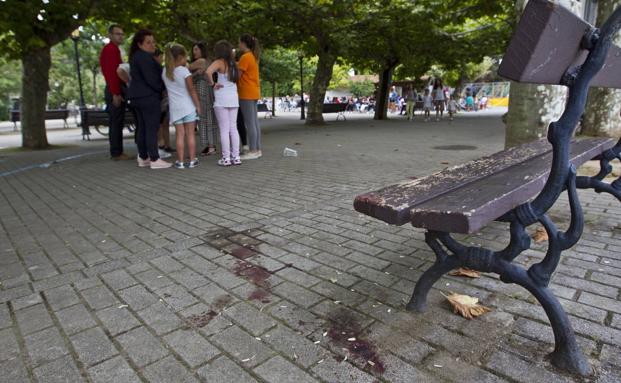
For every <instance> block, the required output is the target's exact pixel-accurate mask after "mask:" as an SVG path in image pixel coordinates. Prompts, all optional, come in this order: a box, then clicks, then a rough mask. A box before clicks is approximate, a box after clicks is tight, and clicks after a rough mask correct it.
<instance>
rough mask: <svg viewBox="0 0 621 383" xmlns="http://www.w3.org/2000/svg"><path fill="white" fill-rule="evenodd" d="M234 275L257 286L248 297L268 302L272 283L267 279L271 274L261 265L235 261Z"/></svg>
mask: <svg viewBox="0 0 621 383" xmlns="http://www.w3.org/2000/svg"><path fill="white" fill-rule="evenodd" d="M233 272H234V273H235V275H237V276H239V277H242V278H244V279H246V280H248V281H249V282H250V283H252V284H253V285H255V286H257V289H255V290H254V291H253V292H252V293H250V295H249V296H248V299H253V300H257V301H261V302H263V303H269V302H270V300H269V298H268V297H269V294H270V292H271V287H272V284H271V283H270V282H269V281H268V280H267V279H268V278H269V277H271V276H272V274H271V273H270V272H269V271H267V270H265V269H264V268H262V267H259V266H255V265H253V264H250V263H248V262H244V261H237V262H235V268H234V270H233Z"/></svg>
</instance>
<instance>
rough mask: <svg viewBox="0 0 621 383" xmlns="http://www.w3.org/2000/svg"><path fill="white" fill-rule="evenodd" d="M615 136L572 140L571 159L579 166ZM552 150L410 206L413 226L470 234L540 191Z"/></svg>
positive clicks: (613, 142) (545, 177) (596, 154)
mask: <svg viewBox="0 0 621 383" xmlns="http://www.w3.org/2000/svg"><path fill="white" fill-rule="evenodd" d="M615 143H616V140H614V139H611V138H588V139H583V140H580V141H577V142H575V143H574V144H573V145H572V148H571V154H570V161H571V163H573V164H574V165H575V166H576V167H579V166H580V165H582V164H583V163H585V162H586V161H588V160H590V159H592V158H594V157H596V156H598V155H600V154H602V153H603V152H604V151H605V150H606V149H609V148H611V147H612V146H614V144H615ZM551 161H552V153H551V152H548V153H546V154H544V155H541V156H536V157H533V158H529V159H528V160H526V161H524V162H522V163H520V164H518V165H516V166H513V167H510V168H507V169H504V170H502V171H500V172H497V173H495V174H493V175H491V176H489V177H485V178H483V179H480V180H479V181H477V182H474V183H470V184H468V185H465V186H464V187H461V188H460V189H458V190H453V191H452V192H451V193H449V194H443V195H441V196H439V197H438V198H434V199H432V200H429V201H427V202H425V203H422V204H419V205H417V206H415V207H414V208H413V209H412V210H411V222H412V225H413V226H415V227H420V228H425V229H429V230H437V231H444V232H451V233H462V234H470V233H474V232H477V231H479V230H480V229H481V228H483V227H484V226H485V225H487V224H489V223H490V222H491V221H493V220H495V219H497V218H498V217H500V216H501V215H503V214H505V213H506V212H508V211H510V210H511V209H513V208H515V207H517V206H518V205H520V204H522V203H524V202H526V201H528V200H530V199H531V198H533V197H534V196H535V195H536V194H537V193H539V192H540V191H541V190H542V189H543V186H544V184H545V182H546V180H547V178H548V175H549V173H550V163H551Z"/></svg>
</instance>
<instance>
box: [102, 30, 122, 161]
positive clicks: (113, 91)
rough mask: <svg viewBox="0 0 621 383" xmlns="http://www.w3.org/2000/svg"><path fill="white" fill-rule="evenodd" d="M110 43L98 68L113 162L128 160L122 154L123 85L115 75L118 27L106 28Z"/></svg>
mask: <svg viewBox="0 0 621 383" xmlns="http://www.w3.org/2000/svg"><path fill="white" fill-rule="evenodd" d="M108 37H109V38H110V42H109V43H108V44H106V45H105V46H104V47H103V49H102V51H101V55H100V56H99V66H100V67H101V72H102V73H103V76H104V78H105V80H106V90H105V98H106V105H107V111H108V125H109V127H110V130H109V136H108V138H109V140H110V157H111V158H112V159H113V160H128V159H129V157H128V156H127V155H126V154H125V153H123V123H124V117H125V98H124V97H123V85H122V82H121V79H120V78H119V76H118V75H117V73H116V70H117V68H118V67H119V64H121V63H122V62H123V59H122V58H121V50H120V49H119V45H121V44H122V43H123V37H125V35H124V34H123V29H122V28H121V27H120V26H119V25H116V24H114V25H111V26H110V28H108Z"/></svg>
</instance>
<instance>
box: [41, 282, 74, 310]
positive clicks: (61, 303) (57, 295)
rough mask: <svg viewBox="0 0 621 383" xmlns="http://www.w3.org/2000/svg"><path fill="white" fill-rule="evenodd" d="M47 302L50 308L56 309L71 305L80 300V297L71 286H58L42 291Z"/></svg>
mask: <svg viewBox="0 0 621 383" xmlns="http://www.w3.org/2000/svg"><path fill="white" fill-rule="evenodd" d="M44 294H45V298H46V299H47V302H48V303H49V304H50V306H51V307H52V310H54V311H58V310H60V309H63V308H65V307H69V306H72V305H74V304H76V303H78V302H79V301H80V298H79V297H78V295H77V294H76V292H75V291H74V290H73V287H71V286H69V285H65V286H60V287H57V288H55V289H52V290H47V291H45V292H44Z"/></svg>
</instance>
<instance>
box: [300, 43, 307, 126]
mask: <svg viewBox="0 0 621 383" xmlns="http://www.w3.org/2000/svg"><path fill="white" fill-rule="evenodd" d="M298 58H299V59H300V93H301V101H300V106H301V108H300V120H306V115H305V114H304V106H305V105H304V104H306V102H305V101H304V71H303V70H302V64H303V60H304V56H303V55H302V52H300V53H299V54H298Z"/></svg>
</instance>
